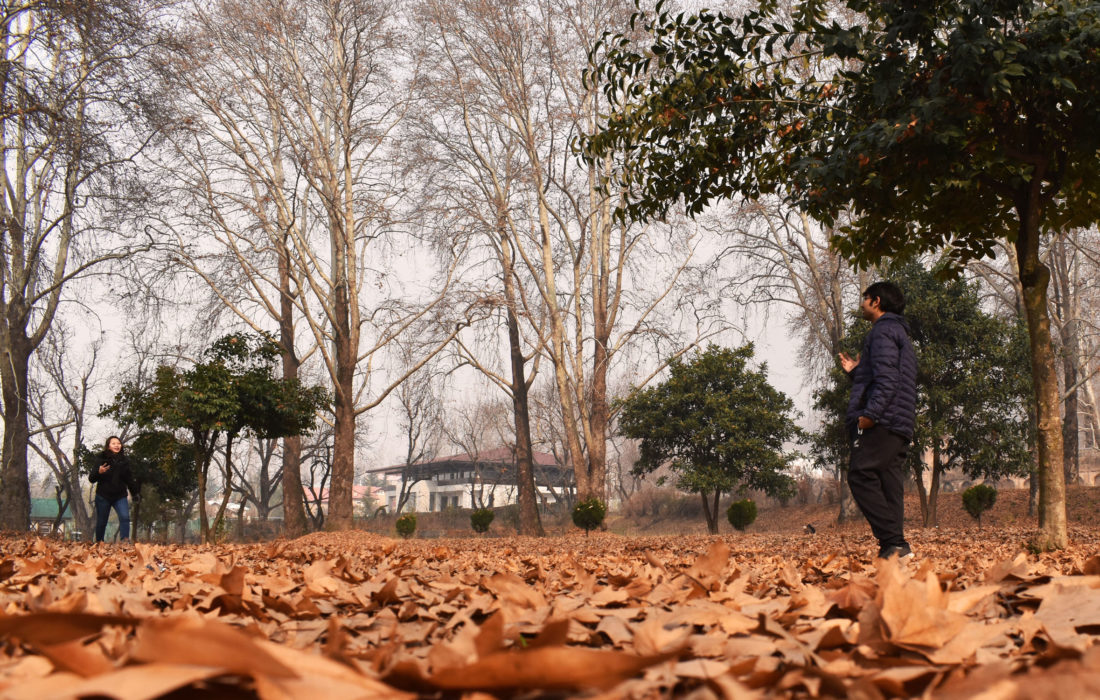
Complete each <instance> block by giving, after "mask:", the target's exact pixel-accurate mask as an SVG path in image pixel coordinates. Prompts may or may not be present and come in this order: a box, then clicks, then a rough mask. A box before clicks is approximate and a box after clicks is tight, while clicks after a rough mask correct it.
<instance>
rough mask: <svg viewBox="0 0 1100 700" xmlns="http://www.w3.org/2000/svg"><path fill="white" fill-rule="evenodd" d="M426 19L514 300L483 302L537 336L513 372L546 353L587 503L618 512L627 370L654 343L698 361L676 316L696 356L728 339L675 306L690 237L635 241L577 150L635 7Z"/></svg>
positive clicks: (527, 9) (453, 136)
mask: <svg viewBox="0 0 1100 700" xmlns="http://www.w3.org/2000/svg"><path fill="white" fill-rule="evenodd" d="M421 8H422V12H423V16H424V18H425V20H424V22H425V24H427V25H429V26H431V28H432V34H431V37H430V44H431V47H432V50H433V51H434V52H435V53H434V55H435V56H438V59H437V60H436V61H435V65H436V66H437V67H438V68H437V70H435V71H432V72H430V73H429V74H428V76H427V77H426V78H425V80H429V82H430V83H431V85H433V86H435V85H437V84H438V85H442V86H445V89H446V92H445V94H446V95H447V96H448V97H447V99H445V100H438V101H437V102H436V103H435V104H434V107H435V114H436V115H438V116H436V117H434V119H433V121H432V125H433V127H434V130H435V132H436V133H437V134H438V136H437V137H436V139H435V140H436V141H437V142H439V143H443V142H447V143H449V144H451V149H452V153H453V161H454V163H453V168H454V171H453V173H454V176H455V177H461V178H464V179H465V180H466V181H468V182H469V183H470V184H469V185H468V187H467V188H466V191H467V192H468V199H466V202H467V204H466V206H467V208H468V209H476V210H477V213H476V214H473V213H471V214H470V217H471V219H472V220H475V221H476V222H477V224H476V226H477V229H478V230H479V233H480V235H482V236H484V238H485V240H486V241H488V243H487V247H489V248H490V249H491V250H492V252H493V256H494V258H495V259H496V260H497V261H498V265H497V272H495V273H494V276H495V277H496V279H497V280H498V284H499V285H500V286H498V287H497V289H496V290H488V289H487V290H485V292H486V293H485V295H484V296H483V297H482V298H483V299H492V298H494V294H496V295H500V296H499V297H497V298H498V299H499V303H498V306H499V308H501V309H502V311H503V312H504V314H505V318H506V319H507V318H508V314H509V313H512V314H514V315H515V317H516V318H517V319H518V320H519V321H521V322H522V323H524V324H525V325H526V328H525V330H524V336H525V338H524V340H525V346H524V347H525V349H524V351H523V352H521V353H518V354H517V353H515V352H514V348H515V344H512V345H511V351H512V353H513V354H512V357H513V359H515V358H522V357H524V356H525V355H524V353H526V356H530V353H531V352H532V350H534V351H537V352H539V353H542V354H543V355H544V356H545V357H547V358H548V359H549V360H550V362H551V364H552V367H553V370H554V379H555V385H556V387H557V390H558V401H559V404H560V407H561V420H560V422H561V424H562V427H563V433H564V436H565V438H566V441H567V443H568V449H567V454H568V457H569V459H570V460H571V461H570V464H571V466H572V468H573V470H574V473H575V478H576V482H577V488H578V490H579V491H580V492H582V493H584V494H585V495H597V496H599V497H601V498H603V497H605V480H606V437H607V429H608V424H609V421H610V419H611V412H610V408H609V402H608V392H607V378H608V376H609V373H610V372H611V371H612V366H613V363H614V361H615V359H616V355H617V354H619V353H623V354H625V353H626V350H628V349H629V348H631V347H632V345H633V344H634V343H636V342H637V341H638V340H639V339H640V338H642V337H651V338H652V337H661V338H663V339H664V344H663V346H662V350H663V352H662V353H661V354H662V355H667V356H671V355H673V354H674V352H675V349H676V348H682V347H683V345H684V342H683V338H681V337H679V336H677V335H676V334H673V333H670V332H669V329H670V327H671V326H670V325H668V323H667V319H665V318H661V312H662V311H663V310H669V311H671V310H673V309H674V308H676V307H679V308H680V310H682V311H686V312H687V313H690V312H691V311H696V312H698V315H697V316H696V318H697V320H698V324H697V328H696V329H695V337H694V338H693V340H698V339H699V338H700V337H703V336H705V335H707V334H708V333H711V332H715V331H716V330H717V328H718V327H719V326H720V325H721V322H720V320H719V319H718V318H717V316H716V315H715V313H714V310H715V308H716V304H717V300H716V299H714V298H713V297H711V296H708V295H706V294H704V295H702V296H696V295H691V297H688V295H677V294H676V293H675V292H676V291H677V290H680V289H682V287H681V286H680V285H681V283H682V282H683V279H682V276H685V274H684V273H685V271H687V270H688V265H689V263H690V262H691V260H692V254H693V252H694V247H695V242H696V239H694V238H693V237H692V235H690V230H689V229H687V228H685V227H682V226H681V227H663V228H660V229H657V228H653V227H647V228H642V227H633V226H626V225H622V224H621V222H619V221H618V220H617V219H615V218H614V216H613V211H614V208H615V206H614V205H615V203H614V201H612V200H609V199H607V198H604V197H602V196H601V195H600V194H599V193H598V187H597V185H598V182H599V180H600V178H601V176H602V174H603V173H604V171H605V170H606V167H607V165H608V164H606V163H601V164H597V165H595V166H592V167H588V166H585V165H583V164H581V163H579V162H578V161H577V159H576V158H575V156H574V154H573V152H572V151H571V149H570V140H571V139H572V137H574V136H575V135H577V134H578V133H580V132H582V131H587V130H591V129H594V128H595V125H596V120H597V117H598V111H599V108H600V103H599V100H600V94H599V92H598V90H597V89H595V88H592V87H586V86H585V85H584V81H583V80H582V72H583V70H584V69H585V68H586V67H587V66H588V58H589V51H590V49H591V48H592V47H593V46H594V45H595V43H596V40H597V39H598V38H599V36H600V35H601V34H602V32H603V31H605V30H607V29H612V28H616V29H618V28H622V27H624V26H625V23H626V21H627V19H628V18H629V15H630V7H629V6H628V5H627V4H626V3H621V2H611V3H598V2H594V1H591V0H576V1H572V0H569V1H561V2H559V1H557V0H544V1H541V2H533V3H515V2H506V3H488V2H482V1H479V0H464V1H460V2H452V3H444V2H440V1H438V0H425V1H424V3H423V4H422V6H421ZM475 201H478V202H479V204H476V205H475V204H474V202H475ZM506 256H510V257H511V260H512V261H513V264H509V262H508V260H507V259H506ZM520 268H521V269H522V271H523V272H522V274H521V273H520V272H518V269H520ZM509 281H512V282H514V283H515V287H514V289H513V291H512V292H511V293H510V292H509V291H508V290H507V288H505V287H504V285H506V284H508V283H509ZM693 302H696V303H697V302H702V304H697V305H695V306H693ZM528 336H529V337H528ZM689 337H690V336H689ZM690 342H691V341H690V340H689V341H688V343H687V344H688V345H690ZM468 347H470V346H468ZM473 355H474V353H473V352H471V353H468V356H471V357H472V356H473ZM480 364H481V365H482V366H485V367H488V366H489V363H487V362H481V363H480ZM517 369H519V368H518V367H515V368H513V370H512V373H511V374H512V378H511V380H510V381H509V380H504V381H501V382H498V384H500V385H502V386H507V385H511V386H512V387H513V392H512V395H513V397H514V396H515V392H514V389H515V388H519V387H521V386H522V387H523V388H524V389H525V390H526V389H527V388H528V387H529V386H530V378H529V377H526V376H523V375H521V374H519V373H517V371H516V370H517ZM500 376H501V377H503V374H501V375H500ZM517 380H518V381H517ZM520 434H522V430H521V431H520Z"/></svg>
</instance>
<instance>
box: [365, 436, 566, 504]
mask: <svg viewBox="0 0 1100 700" xmlns="http://www.w3.org/2000/svg"><path fill="white" fill-rule="evenodd" d="M533 457H534V470H535V474H534V476H535V490H536V492H537V494H538V498H539V500H540V501H541V502H554V501H557V500H559V499H560V498H562V496H563V492H565V491H571V490H572V489H573V470H572V469H569V468H566V467H564V466H562V465H561V464H558V461H557V460H556V459H555V458H554V455H551V454H547V453H545V452H536V453H534V455H533ZM367 473H368V474H372V475H374V476H375V477H377V478H380V479H381V480H382V482H383V486H382V490H383V492H384V494H385V502H386V506H387V508H389V509H390V511H391V512H392V511H394V510H396V509H397V502H398V499H399V498H400V494H401V484H402V481H403V480H404V482H405V488H406V489H407V490H408V492H409V498H408V501H407V502H406V503H405V507H404V510H405V511H414V512H434V511H441V510H444V509H446V508H478V507H481V506H485V507H492V506H506V505H511V504H513V503H516V502H517V500H518V492H517V488H516V484H517V479H516V475H517V473H518V470H517V469H516V461H515V455H514V453H513V451H512V450H511V449H510V448H507V447H501V448H498V449H494V450H488V451H486V452H480V453H478V454H477V455H470V454H466V453H462V454H456V455H450V456H447V457H440V458H438V459H433V460H431V461H428V462H420V463H417V464H409V465H405V464H395V465H392V466H389V467H382V468H379V469H371V470H368V472H367Z"/></svg>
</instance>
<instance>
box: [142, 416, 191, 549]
mask: <svg viewBox="0 0 1100 700" xmlns="http://www.w3.org/2000/svg"><path fill="white" fill-rule="evenodd" d="M126 453H127V455H128V456H129V458H130V467H131V468H132V469H133V472H134V478H135V479H136V480H137V482H138V483H139V484H141V486H142V489H141V493H142V497H141V503H140V504H135V507H134V513H133V521H134V532H135V534H136V533H137V528H138V527H145V528H150V527H152V526H153V525H154V524H158V523H159V524H160V525H161V526H163V527H164V528H165V529H167V527H168V525H169V524H170V523H173V522H177V523H178V522H182V521H183V520H184V518H185V516H186V515H187V511H189V510H190V509H189V505H190V504H191V502H192V499H193V497H194V494H195V491H196V489H197V488H198V472H197V471H196V469H195V454H194V451H193V450H192V448H191V445H189V444H187V443H186V442H182V441H180V440H177V439H176V436H175V435H173V434H172V433H170V432H166V431H156V430H154V431H148V432H144V433H141V434H140V435H138V436H137V437H136V438H134V439H132V440H130V441H129V444H128V445H127V446H126ZM180 534H181V535H182V534H183V533H182V532H181V533H180Z"/></svg>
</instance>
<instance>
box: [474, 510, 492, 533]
mask: <svg viewBox="0 0 1100 700" xmlns="http://www.w3.org/2000/svg"><path fill="white" fill-rule="evenodd" d="M495 517H496V513H494V512H493V511H492V510H490V509H488V508H478V509H477V510H475V511H474V512H472V513H470V527H472V528H473V529H474V532H480V533H486V532H488V531H489V525H491V524H492V522H493V518H495Z"/></svg>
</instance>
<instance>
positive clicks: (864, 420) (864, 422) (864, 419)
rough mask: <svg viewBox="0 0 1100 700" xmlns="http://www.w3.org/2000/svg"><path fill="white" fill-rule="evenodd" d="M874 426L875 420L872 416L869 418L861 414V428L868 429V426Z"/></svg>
mask: <svg viewBox="0 0 1100 700" xmlns="http://www.w3.org/2000/svg"><path fill="white" fill-rule="evenodd" d="M874 426H875V422H874V421H873V420H871V419H870V418H868V417H867V416H860V417H859V429H860V430H867V429H868V428H873V427H874Z"/></svg>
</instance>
